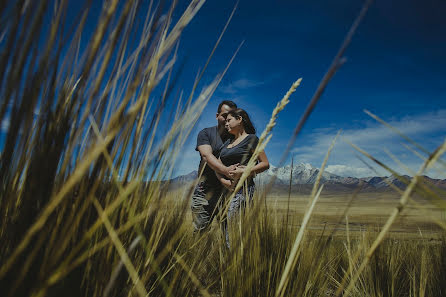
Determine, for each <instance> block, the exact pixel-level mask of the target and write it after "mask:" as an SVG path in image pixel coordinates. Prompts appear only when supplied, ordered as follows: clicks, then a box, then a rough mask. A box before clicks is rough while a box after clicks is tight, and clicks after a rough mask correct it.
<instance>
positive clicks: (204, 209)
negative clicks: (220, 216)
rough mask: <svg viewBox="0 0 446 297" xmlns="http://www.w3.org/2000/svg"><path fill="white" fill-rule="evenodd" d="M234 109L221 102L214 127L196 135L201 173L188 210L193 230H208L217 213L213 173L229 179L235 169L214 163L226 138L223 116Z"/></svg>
mask: <svg viewBox="0 0 446 297" xmlns="http://www.w3.org/2000/svg"><path fill="white" fill-rule="evenodd" d="M235 108H237V105H236V104H235V103H234V102H232V101H229V100H225V101H222V102H221V103H220V104H219V105H218V109H217V114H216V119H217V126H214V127H209V128H205V129H203V130H201V131H200V133H198V137H197V146H196V148H195V150H197V151H198V152H199V153H200V156H201V160H200V166H199V170H198V173H200V172H203V173H202V175H201V178H200V182H199V183H198V185H197V187H196V188H195V191H194V194H193V196H192V206H191V208H192V218H193V223H194V229H195V231H202V230H204V229H206V228H207V227H209V226H210V224H211V223H212V220H213V218H214V216H215V215H216V213H217V212H218V209H216V208H217V205H218V202H219V200H220V196H221V193H222V190H223V186H222V185H221V183H220V182H219V180H218V179H217V176H216V175H215V172H218V173H220V174H222V175H225V176H227V177H228V178H230V172H231V171H232V170H234V169H235V168H236V166H237V164H235V165H231V166H229V167H226V166H225V165H223V164H222V163H221V162H220V161H219V160H218V155H219V152H220V148H221V146H222V145H223V143H224V142H225V141H226V140H227V139H228V138H229V137H230V134H229V133H228V132H227V131H226V129H225V121H226V116H227V114H228V112H229V111H230V110H231V109H235ZM203 167H204V168H203Z"/></svg>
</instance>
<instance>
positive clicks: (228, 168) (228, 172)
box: [224, 163, 239, 179]
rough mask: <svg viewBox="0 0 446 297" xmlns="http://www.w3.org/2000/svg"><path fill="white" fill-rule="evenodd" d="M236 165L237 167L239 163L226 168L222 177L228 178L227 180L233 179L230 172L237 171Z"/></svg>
mask: <svg viewBox="0 0 446 297" xmlns="http://www.w3.org/2000/svg"><path fill="white" fill-rule="evenodd" d="M238 165H239V163H237V164H233V165H230V166H228V167H226V169H225V172H224V175H225V176H226V177H227V178H229V179H233V176H232V172H234V171H235V170H237V166H238Z"/></svg>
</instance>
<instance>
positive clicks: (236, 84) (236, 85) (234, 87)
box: [219, 78, 264, 95]
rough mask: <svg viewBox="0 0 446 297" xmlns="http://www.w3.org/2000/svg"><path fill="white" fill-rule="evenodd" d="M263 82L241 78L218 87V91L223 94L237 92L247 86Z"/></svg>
mask: <svg viewBox="0 0 446 297" xmlns="http://www.w3.org/2000/svg"><path fill="white" fill-rule="evenodd" d="M263 84H264V82H262V81H255V80H251V79H247V78H241V79H238V80H235V81H233V82H231V83H229V84H227V85H224V86H221V87H219V91H220V92H222V93H224V94H231V95H233V94H237V93H238V92H240V91H242V90H246V89H249V88H253V87H256V86H260V85H263Z"/></svg>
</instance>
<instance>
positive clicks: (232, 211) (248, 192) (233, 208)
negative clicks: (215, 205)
mask: <svg viewBox="0 0 446 297" xmlns="http://www.w3.org/2000/svg"><path fill="white" fill-rule="evenodd" d="M254 190H255V187H254V185H251V186H247V187H243V188H242V189H240V190H239V191H238V192H237V194H235V196H234V198H232V200H231V202H230V203H229V209H228V216H227V224H228V226H226V230H225V231H226V232H225V236H226V245H227V246H228V248H229V247H230V242H229V228H230V227H231V224H233V222H235V220H236V218H237V216H239V215H240V214H241V211H243V210H244V209H245V206H246V203H251V202H252V196H253V194H254Z"/></svg>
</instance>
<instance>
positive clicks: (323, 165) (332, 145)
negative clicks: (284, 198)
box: [311, 130, 342, 197]
mask: <svg viewBox="0 0 446 297" xmlns="http://www.w3.org/2000/svg"><path fill="white" fill-rule="evenodd" d="M341 131H342V130H339V131H338V133H337V134H336V136H335V138H333V140H332V142H331V144H330V147H329V148H328V151H327V154H326V155H325V158H324V161H323V162H322V165H321V168H320V169H319V173H318V175H317V177H316V181H315V182H314V185H313V190H312V191H311V197H314V195H316V191H317V189H318V188H319V183H320V182H321V178H322V173H323V172H324V170H325V166H326V165H327V162H328V157H330V154H331V151H332V150H333V148H334V145H335V143H336V140H337V139H338V137H339V135H340V134H341Z"/></svg>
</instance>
